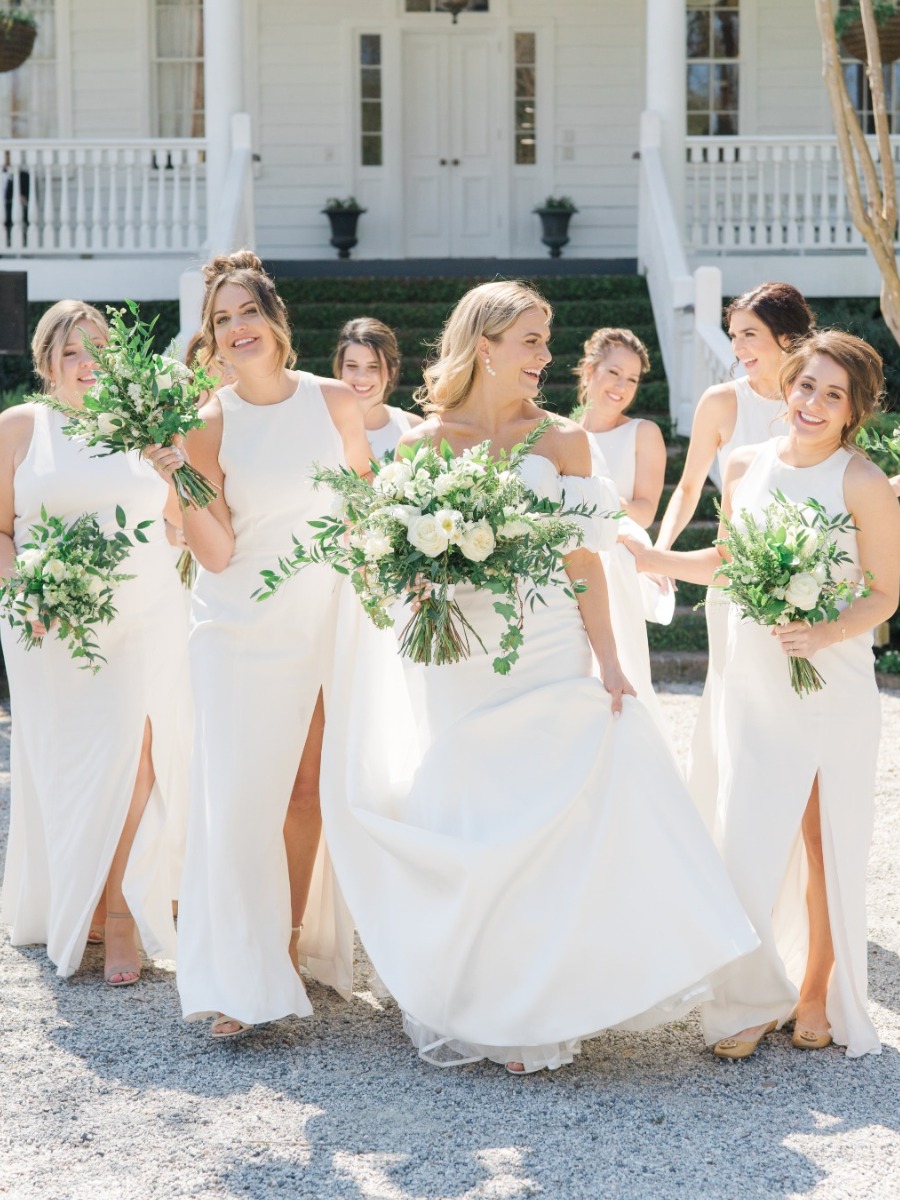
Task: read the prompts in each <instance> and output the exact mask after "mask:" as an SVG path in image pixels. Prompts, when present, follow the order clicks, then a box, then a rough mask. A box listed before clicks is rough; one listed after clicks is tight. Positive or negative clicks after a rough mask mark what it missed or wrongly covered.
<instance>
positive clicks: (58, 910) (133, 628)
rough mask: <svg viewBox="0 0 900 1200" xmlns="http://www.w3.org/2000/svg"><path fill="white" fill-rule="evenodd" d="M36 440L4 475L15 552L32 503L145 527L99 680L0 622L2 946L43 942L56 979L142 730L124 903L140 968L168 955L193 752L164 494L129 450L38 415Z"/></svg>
mask: <svg viewBox="0 0 900 1200" xmlns="http://www.w3.org/2000/svg"><path fill="white" fill-rule="evenodd" d="M33 412H34V432H33V435H32V439H31V445H30V447H29V449H28V452H27V454H26V455H25V458H24V459H23V461H22V463H21V465H20V466H19V468H18V470H17V471H16V473H15V479H14V495H15V511H16V516H15V531H14V532H15V543H16V546H17V547H18V546H21V545H22V543H23V542H26V541H27V540H28V536H27V535H28V529H29V528H30V527H31V526H32V525H34V524H35V523H36V522H38V521H39V520H40V510H41V505H44V507H45V508H46V510H47V512H48V514H50V515H53V516H57V517H60V518H61V519H63V520H65V521H67V522H68V521H71V520H74V519H75V518H76V517H78V516H81V514H82V513H85V512H95V513H96V514H97V518H98V521H99V523H100V526H101V528H102V529H103V530H104V532H106V533H108V534H112V533H114V532H115V531H116V530H117V528H118V526H117V525H116V521H115V509H116V505H121V506H122V508H123V509H124V510H125V513H126V516H127V518H128V524H129V526H130V527H134V526H135V525H137V523H138V522H139V521H144V520H151V519H152V520H153V522H154V523H153V525H151V526H150V527H149V529H148V530H147V537H148V539H149V542H148V544H147V545H140V544H138V545H136V546H134V547H133V549H132V550H131V552H130V554H129V556H128V558H127V559H125V561H124V563H123V565H122V568H121V569H122V570H123V571H125V572H127V573H128V574H130V575H134V576H135V578H134V579H130V580H127V581H126V582H124V583H122V584H120V585H119V588H118V590H117V592H116V596H115V600H114V604H115V607H116V609H117V610H118V616H117V617H116V618H115V620H113V621H112V622H111V623H110V624H109V625H101V626H99V629H98V634H97V640H98V641H99V643H100V651H101V653H102V654H104V655H105V657H106V659H107V662H106V663H104V664H103V665H102V666H101V668H100V670H99V671H98V672H97V674H96V675H92V674H91V673H90V671H84V670H80V669H79V668H78V665H77V663H76V662H74V661H73V660H72V659H71V657H70V656H69V651H68V650H67V649H66V647H65V645H64V643H63V642H61V641H59V640H58V639H57V638H56V635H55V634H52V633H51V634H48V635H47V636H46V637H45V638H44V642H43V645H42V646H41V647H40V648H35V649H33V650H28V651H26V650H25V648H24V647H23V646H22V645H21V644H20V643H19V642H18V640H17V636H18V635H17V634H16V633H15V632H14V631H13V630H12V629H10V627H9V625H8V624H7V623H6V622H5V621H4V622H2V638H3V653H4V657H5V660H6V670H7V674H8V676H9V685H10V697H11V701H12V711H13V723H12V764H11V775H12V814H11V822H10V836H9V849H8V852H7V860H6V872H5V877H4V886H3V910H2V916H3V920H4V922H5V923H6V924H8V925H10V926H11V927H12V932H11V940H12V943H13V945H29V944H32V943H45V944H46V946H47V954H48V956H49V958H50V959H51V961H52V962H53V963H55V964H56V967H57V971H58V974H59V975H62V976H66V975H71V974H72V973H73V971H75V970H77V968H78V966H79V964H80V962H81V957H82V954H83V952H84V947H85V943H86V940H87V934H88V928H89V925H90V921H91V917H92V915H93V912H94V909H95V907H96V905H97V902H98V900H99V899H100V895H101V893H102V890H103V888H104V886H105V884H106V879H107V876H108V874H109V868H110V864H111V862H112V857H113V854H114V852H115V849H116V846H117V844H118V841H119V837H120V836H121V833H122V827H123V825H124V822H125V817H126V814H127V812H128V806H129V804H130V802H131V796H132V792H133V790H134V782H135V778H136V776H137V768H138V762H139V759H140V750H141V741H142V738H143V732H144V724H145V721H146V719H147V718H148V717H149V718H150V724H151V726H152V734H153V752H152V753H153V767H154V771H155V773H156V784H155V785H154V787H153V790H152V793H151V795H150V799H149V801H148V803H147V807H146V809H145V811H144V815H143V817H142V819H141V823H140V826H139V828H138V832H137V836H136V837H135V840H134V845H133V847H132V851H131V855H130V857H129V860H128V865H127V868H126V871H125V880H124V891H125V898H126V900H127V902H128V906H129V908H130V910H131V912H132V913H133V914H134V917H135V921H136V922H137V927H138V931H139V933H140V937H141V941H142V943H143V946H144V950H145V951H146V953H147V954H148V955H150V956H151V957H158V958H174V956H175V930H174V925H173V920H172V899H173V897H175V896H176V895H177V894H178V893H177V879H176V878H175V871H176V869H177V862H176V857H177V852H178V846H179V843H180V838H181V830H180V825H181V823H182V822H183V820H184V815H185V812H186V807H187V805H186V792H187V773H188V758H189V754H190V681H189V678H188V669H187V630H186V629H185V623H184V605H183V600H182V597H181V586H180V584H179V582H178V576H177V574H176V573H175V571H173V570H172V554H171V547H170V546H169V543H168V542H167V540H166V536H165V527H164V521H163V507H164V505H165V502H166V499H167V496H168V488H167V486H166V484H165V483H164V482H163V481H162V480H161V479H160V477H159V476H158V475H157V473H156V472H155V471H154V470H153V468H152V467H151V466H150V465H149V463H147V462H145V461H144V460H143V459H141V458H140V457H138V456H137V455H135V454H113V455H108V456H106V457H98V456H96V451H94V450H92V449H90V448H89V447H87V446H86V445H85V443H84V442H83V441H81V440H80V439H71V438H68V437H66V436H65V435H64V434H63V432H62V427H63V425H64V424H65V418H64V417H62V416H61V415H60V414H58V413H55V412H52V411H51V410H50V409H48V408H45V407H44V406H43V405H35V406H34V408H33Z"/></svg>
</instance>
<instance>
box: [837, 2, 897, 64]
mask: <svg viewBox="0 0 900 1200" xmlns="http://www.w3.org/2000/svg"><path fill="white" fill-rule="evenodd" d="M873 9H874V12H875V24H876V25H877V26H878V45H879V47H880V48H881V61H882V62H883V63H892V62H894V61H895V60H896V59H898V58H900V12H898V11H897V6H896V4H892V3H887V2H882V0H875V3H874V5H873ZM834 32H835V33H836V34H837V37H838V41H839V42H840V44H841V51H842V53H844V54H846V55H847V57H848V58H858V59H860V60H861V61H862V62H865V61H866V57H867V56H866V35H865V33H864V31H863V24H862V19H861V17H860V15H859V5H858V4H848V5H847V7H846V8H840V9H838V11H837V15H836V16H835V18H834Z"/></svg>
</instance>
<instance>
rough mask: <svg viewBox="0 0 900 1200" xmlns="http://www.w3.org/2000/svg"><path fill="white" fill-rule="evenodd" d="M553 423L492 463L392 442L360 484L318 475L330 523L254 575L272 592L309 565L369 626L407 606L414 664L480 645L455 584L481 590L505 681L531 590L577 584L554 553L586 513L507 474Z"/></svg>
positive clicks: (570, 541)
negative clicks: (325, 575)
mask: <svg viewBox="0 0 900 1200" xmlns="http://www.w3.org/2000/svg"><path fill="white" fill-rule="evenodd" d="M551 423H552V422H551V421H550V420H549V419H545V420H543V421H541V422H540V424H539V425H538V426H537V427H536V428H535V429H534V430H533V431H532V432H531V433H530V434H529V435H528V436H527V437H526V438H525V440H524V441H523V442H522V443H521V444H520V445H518V446H515V447H514V448H513V449H512V450H511V451H510V452H509V454H507V453H506V452H505V451H501V452H500V453H499V455H497V457H494V450H493V449H492V447H491V444H490V442H484V443H482V444H481V445H480V446H475V447H473V448H472V449H470V450H466V451H464V452H463V454H462V455H461V456H460V457H459V458H456V457H454V454H453V451H452V449H451V447H450V446H449V445H448V444H447V443H446V442H443V443H442V444H441V446H440V448H439V449H435V448H434V447H433V446H431V445H430V444H428V443H426V442H418V443H417V444H416V445H414V446H401V447H400V450H399V454H400V457H399V459H398V460H397V461H396V462H390V463H387V464H380V465H379V464H377V463H373V464H372V465H373V468H374V469H376V471H377V474H376V476H375V479H374V482H373V483H369V482H367V481H366V480H365V479H362V478H361V477H360V476H358V475H357V474H356V473H355V472H353V471H349V470H347V469H346V468H341V469H338V470H332V469H324V468H319V469H318V470H317V471H316V473H315V479H316V483H317V484H325V485H326V486H327V487H329V488H330V489H331V490H332V492H333V493H334V496H335V506H334V509H333V511H332V513H331V515H329V516H325V517H322V518H321V519H320V520H316V521H311V522H310V525H311V526H313V527H314V528H315V530H316V531H317V532H316V533H315V534H314V535H313V536H312V540H311V541H310V543H309V544H308V545H305V544H304V543H303V542H302V541H301V540H300V539H299V538H298V537H297V536H296V535H295V537H294V549H293V552H292V553H291V554H290V555H289V556H287V557H285V558H281V559H279V561H278V568H277V570H266V571H263V572H261V574H262V577H263V582H264V586H263V587H261V588H259V589H258V590H257V591H256V592H255V593H254V595H255V596H256V597H257V599H260V600H262V599H266V598H267V597H269V596H271V595H272V594H273V593H274V592H275V591H276V590H277V589H278V588H279V587H280V586H281V585H282V584H283V583H284V582H285V581H286V580H287V579H290V578H291V577H292V576H293V575H295V574H296V573H297V572H298V571H300V570H302V569H303V568H304V567H306V566H308V565H309V564H310V563H313V562H322V563H328V564H329V565H330V566H331V567H333V568H334V570H336V571H339V572H340V573H342V574H344V575H349V576H350V578H351V580H352V583H353V587H354V589H355V590H356V593H357V595H358V596H359V599H360V601H361V602H362V605H363V608H364V609H365V611H366V613H367V614H368V616H369V618H370V620H371V621H372V622H373V623H374V624H375V625H376V626H377V627H378V628H380V629H387V628H390V627H391V626H393V624H394V619H393V617H392V615H391V612H390V609H391V607H392V606H393V605H394V604H396V603H397V601H398V600H404V601H413V602H414V606H413V607H414V611H413V613H412V615H411V616H410V618H409V620H408V621H407V623H406V625H405V626H404V628H403V630H402V631H401V633H400V652H401V654H403V655H405V656H407V657H408V658H411V659H412V660H413V661H414V662H418V663H426V664H435V665H438V664H442V663H452V662H458V661H459V660H460V659H461V658H465V657H467V656H468V654H469V652H470V648H471V642H470V639H474V640H475V641H476V642H478V644H479V645H480V646H481V648H482V649H483V650H484V649H485V647H484V644H483V642H482V641H481V639H480V638H479V636H478V634H477V633H476V631H475V630H474V629H473V628H472V626H471V625H470V623H469V622H468V621H467V620H466V617H465V615H464V613H463V611H462V609H461V607H460V605H459V603H458V601H457V600H456V599H455V594H454V593H455V588H456V586H457V585H458V584H469V585H472V586H474V587H477V588H485V589H486V590H487V591H489V592H492V593H493V594H494V595H495V596H496V600H495V602H494V610H495V611H496V612H497V614H498V615H499V616H500V617H502V619H503V620H504V621H505V622H506V628H505V630H504V632H503V634H502V635H501V638H500V650H501V653H500V654H499V655H498V656H497V657H496V658H495V659H494V660H493V668H494V670H495V671H496V672H498V674H501V675H505V674H507V673H508V672H509V670H510V668H511V667H512V666H513V664H514V663H515V662H516V660H517V659H518V657H519V651H520V649H521V646H522V642H523V633H522V629H523V625H524V616H525V605H526V604H527V605H529V606H531V607H533V606H534V605H535V604H536V603H538V602H541V603H543V600H542V598H541V590H542V589H547V588H549V587H562V588H563V589H564V590H565V591H566V593H567V594H568V595H570V596H574V594H575V592H578V591H583V590H584V585H583V584H580V583H575V584H572V583H570V582H569V579H568V577H567V576H566V575H565V573H564V569H563V568H564V557H565V554H566V553H567V552H568V551H569V550H570V549H571V548H572V546H573V545H577V544H580V542H581V541H582V539H583V535H584V530H583V524H582V523H583V521H584V519H585V518H590V517H592V516H593V515H594V513H595V509H594V508H593V507H589V506H587V505H584V504H580V505H578V506H574V507H566V506H565V497H563V500H562V502H558V503H557V502H554V501H551V500H549V499H546V498H538V497H537V496H535V495H534V493H533V492H531V491H530V490H529V489H528V488H527V487H526V486H525V484H524V483H523V482H522V480H521V479H520V478H519V475H518V473H517V468H518V467H519V465H520V463H521V462H522V461H523V459H524V458H525V457H526V456H527V455H528V454H529V453H530V452H531V450H532V449H533V447H534V446H535V444H536V443H537V442H538V441H539V439H540V438H541V436H542V435H543V433H544V431H545V430H546V429H547V427H548V426H549V425H550V424H551Z"/></svg>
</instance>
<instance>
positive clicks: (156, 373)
mask: <svg viewBox="0 0 900 1200" xmlns="http://www.w3.org/2000/svg"><path fill="white" fill-rule="evenodd" d="M126 304H127V306H128V310H129V311H130V313H131V315H132V316H133V317H134V318H135V320H134V324H133V325H132V326H130V327H129V326H128V325H127V324H126V323H125V310H124V309H115V308H109V309H107V311H108V313H109V314H110V321H109V341H108V342H107V344H106V345H105V346H95V345H94V343H93V342H91V341H90V340H89V339H86V340H85V345H86V347H87V349H88V350H89V351H90V354H91V357H92V358H93V360H94V362H95V363H96V371H95V374H96V376H97V382H96V383H95V384H94V386H93V387H92V388H91V390H90V391H89V392H88V393H87V394H86V396H85V397H84V407H83V408H76V407H73V406H72V405H70V404H66V403H65V402H64V401H62V400H59V399H57V398H56V397H55V396H45V395H38V396H33V397H32V399H33V400H36V401H39V402H40V403H41V404H46V405H48V406H49V407H50V408H53V409H55V410H56V411H57V412H61V413H62V414H63V415H64V416H65V417H67V418H68V422H67V424H66V425H65V426H64V428H63V433H65V434H67V435H68V436H69V437H81V438H84V439H85V441H86V442H87V444H88V445H89V446H102V447H103V448H104V451H105V454H117V453H122V452H123V451H128V450H137V451H138V452H139V453H141V452H143V451H144V450H147V449H149V448H150V447H151V446H168V445H171V444H172V442H173V441H174V440H175V438H177V437H183V436H184V434H186V433H187V432H189V430H191V429H199V428H201V427H202V426H203V421H201V420H200V417H199V416H198V415H197V401H198V400H199V398H200V397H201V396H202V395H203V394H204V393H205V392H208V391H209V390H210V389H212V388H213V387H215V382H216V381H215V380H214V379H212V378H210V376H208V375H207V374H206V372H205V371H204V370H203V369H202V367H200V366H195V367H193V368H188V367H186V366H185V365H184V364H183V363H180V362H178V361H177V360H176V359H172V358H165V357H164V356H163V355H161V354H157V353H155V351H154V349H153V326H154V325H155V324H156V318H154V320H153V321H152V322H151V323H150V324H149V325H147V324H145V323H144V322H143V321H140V320H139V319H138V316H137V312H138V309H137V305H136V304H135V303H134V301H132V300H127V301H126ZM172 484H173V486H174V488H175V492H176V494H177V496H178V499H179V502H180V503H181V506H182V508H187V507H188V506H193V507H194V508H205V507H206V505H207V504H209V502H210V500H214V499H215V497H216V496H217V495H218V490H217V489H216V487H215V486H214V485H213V484H211V483H210V481H209V480H208V479H207V478H206V476H205V475H201V473H200V472H199V471H197V470H195V468H194V467H192V466H191V465H190V464H189V463H185V464H184V465H183V466H181V467H179V468H178V469H177V470H176V471H175V472H174V474H173V476H172Z"/></svg>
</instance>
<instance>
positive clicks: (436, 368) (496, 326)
mask: <svg viewBox="0 0 900 1200" xmlns="http://www.w3.org/2000/svg"><path fill="white" fill-rule="evenodd" d="M529 308H539V309H540V310H541V312H543V313H544V314H545V316H546V317H547V319H548V320H552V319H553V309H552V308H551V307H550V305H549V304H548V303H547V301H546V300H545V299H544V297H543V296H542V295H541V294H540V293H539V292H537V291H535V290H534V288H532V287H529V286H528V285H527V284H525V283H519V282H518V281H517V280H501V281H496V282H494V283H482V284H480V285H479V286H478V287H475V288H472V289H471V290H470V291H468V292H466V294H465V295H464V296H463V298H462V299H461V300H460V301H459V303H458V304H457V305H456V307H455V308H454V310H453V312H452V313H451V314H450V316H449V317H448V318H447V320H446V322H445V324H444V328H443V330H442V331H441V336H440V338H439V339H438V340H437V342H436V343H435V350H436V352H437V358H436V360H435V361H434V362H433V363H431V364H430V365H429V366H427V367H426V368H425V382H424V384H423V385H422V386H421V387H420V388H418V389H417V390H416V393H415V395H414V399H415V400H416V401H417V403H418V404H419V405H420V406H421V407H422V408H423V409H424V410H425V412H448V411H449V410H450V409H452V408H458V407H459V405H460V404H462V403H463V401H464V400H465V398H466V397H467V396H468V394H469V392H470V391H471V390H472V382H473V380H474V378H475V366H476V362H477V351H478V340H479V338H482V337H486V338H487V339H488V341H491V342H496V341H499V340H500V338H501V337H502V336H503V334H504V333H505V332H506V331H507V329H509V327H510V326H511V325H514V324H515V323H516V321H517V320H518V319H519V317H520V316H521V315H522V313H524V312H527V311H528V309H529Z"/></svg>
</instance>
